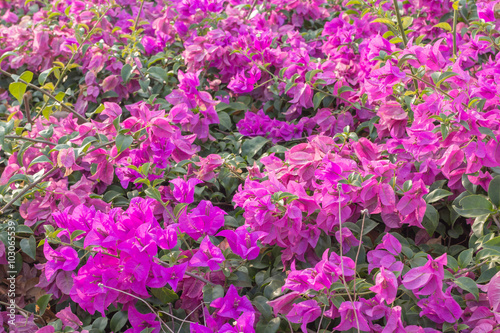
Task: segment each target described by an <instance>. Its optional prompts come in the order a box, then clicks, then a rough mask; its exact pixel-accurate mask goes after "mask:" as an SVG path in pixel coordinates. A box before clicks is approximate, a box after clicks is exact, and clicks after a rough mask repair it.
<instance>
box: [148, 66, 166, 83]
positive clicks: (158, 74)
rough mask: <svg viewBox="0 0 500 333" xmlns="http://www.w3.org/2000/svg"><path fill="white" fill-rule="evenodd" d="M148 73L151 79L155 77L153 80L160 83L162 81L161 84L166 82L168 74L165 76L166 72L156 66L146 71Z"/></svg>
mask: <svg viewBox="0 0 500 333" xmlns="http://www.w3.org/2000/svg"><path fill="white" fill-rule="evenodd" d="M148 73H149V74H150V75H151V76H153V77H155V78H157V79H159V80H160V81H163V82H167V81H168V74H167V71H166V70H164V69H163V68H161V67H157V66H155V67H150V68H149V69H148Z"/></svg>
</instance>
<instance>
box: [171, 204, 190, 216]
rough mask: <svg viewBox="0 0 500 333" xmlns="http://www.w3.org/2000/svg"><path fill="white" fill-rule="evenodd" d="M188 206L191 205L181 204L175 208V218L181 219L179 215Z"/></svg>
mask: <svg viewBox="0 0 500 333" xmlns="http://www.w3.org/2000/svg"><path fill="white" fill-rule="evenodd" d="M187 205H189V204H187V203H179V204H177V205H175V207H174V216H175V217H179V214H180V213H181V211H182V209H183V208H184V207H186V206H187Z"/></svg>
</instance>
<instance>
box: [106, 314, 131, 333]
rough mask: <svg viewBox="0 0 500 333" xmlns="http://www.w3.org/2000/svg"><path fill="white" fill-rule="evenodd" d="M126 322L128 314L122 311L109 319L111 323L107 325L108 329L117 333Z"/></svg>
mask: <svg viewBox="0 0 500 333" xmlns="http://www.w3.org/2000/svg"><path fill="white" fill-rule="evenodd" d="M127 321H128V314H127V313H126V312H123V311H118V312H117V313H115V314H114V315H113V317H112V318H111V321H110V323H109V328H110V329H111V331H112V332H119V331H120V330H121V329H122V328H123V326H125V324H126V323H127Z"/></svg>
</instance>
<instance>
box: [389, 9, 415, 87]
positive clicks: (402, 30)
mask: <svg viewBox="0 0 500 333" xmlns="http://www.w3.org/2000/svg"><path fill="white" fill-rule="evenodd" d="M393 3H394V11H395V12H396V19H397V21H398V27H399V32H400V33H401V39H402V40H403V46H404V47H405V49H406V45H408V38H406V34H405V29H404V27H403V22H402V21H401V14H400V13H399V6H398V0H393ZM411 73H412V74H415V73H414V71H413V68H412V69H411ZM413 84H414V85H415V91H416V93H417V96H418V95H419V93H418V83H417V81H416V80H415V79H413Z"/></svg>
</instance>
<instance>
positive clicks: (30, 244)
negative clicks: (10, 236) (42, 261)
mask: <svg viewBox="0 0 500 333" xmlns="http://www.w3.org/2000/svg"><path fill="white" fill-rule="evenodd" d="M20 245H21V250H23V252H24V253H26V254H27V255H29V256H30V257H31V258H32V259H33V260H36V240H35V237H33V235H31V236H30V238H23V239H21V242H20Z"/></svg>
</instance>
